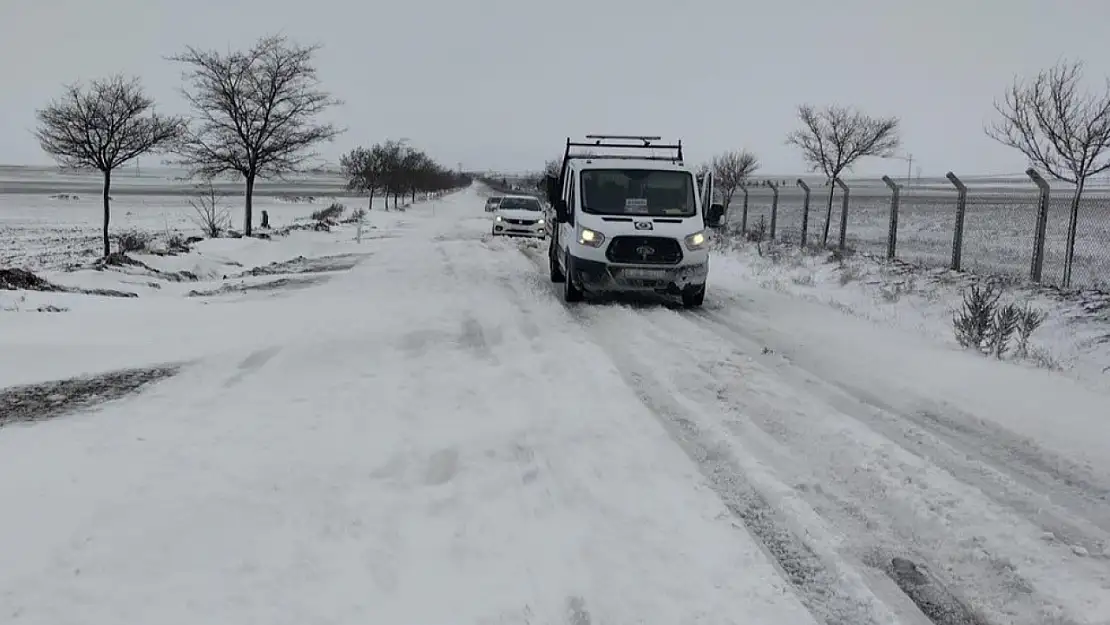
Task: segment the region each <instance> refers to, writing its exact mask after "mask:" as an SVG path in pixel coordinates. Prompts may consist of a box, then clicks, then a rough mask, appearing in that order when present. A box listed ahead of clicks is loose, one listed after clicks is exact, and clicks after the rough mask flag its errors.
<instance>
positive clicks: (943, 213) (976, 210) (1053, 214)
mask: <svg viewBox="0 0 1110 625" xmlns="http://www.w3.org/2000/svg"><path fill="white" fill-rule="evenodd" d="M1025 186H1026V187H1028V189H1025V190H1022V189H1020V188H1019V187H1018V186H1017V185H1011V187H1010V188H1006V187H993V188H989V189H985V190H984V189H976V188H971V189H970V190H969V192H968V200H967V212H966V215H965V218H964V240H963V255H962V261H963V263H962V264H963V268H964V269H965V270H969V271H975V272H987V273H1001V274H1007V275H1011V276H1018V277H1022V278H1024V277H1028V275H1029V266H1030V262H1031V259H1032V255H1033V241H1034V233H1035V231H1036V218H1037V206H1038V198H1037V193H1036V191H1035V189H1034V188H1033V187H1032V185H1031V184H1026V185H1025ZM1050 197H1051V200H1050V203H1049V211H1048V221H1047V228H1046V233H1045V261H1044V267H1043V270H1042V271H1043V278H1044V281H1045V282H1046V283H1049V284H1060V283H1061V280H1062V279H1063V270H1064V259H1065V258H1066V251H1067V230H1068V220H1069V218H1070V217H1069V216H1070V207H1069V202H1070V199H1071V195H1070V190H1069V189H1066V188H1059V189H1053V191H1052V194H1051V196H1050ZM827 198H828V189H827V187H820V188H818V187H815V188H814V189H813V195H812V197H811V198H810V214H809V229H808V235H809V239H810V240H811V241H817V242H820V239H821V236H822V231H823V229H824V225H825V205H826V201H827ZM841 198H842V196H841V194H840V192H839V191H838V192H837V193H836V194H835V196H834V201H833V215H832V219H831V225H830V232H829V241H830V242H833V243H835V242H836V241H837V240H838V237H839V233H840V221H841V220H840V215H841ZM771 199H772V195H771V192H770V191H769V190H768V189H766V188H753V189H751V190H749V198H748V203H749V207H748V228H749V230H753V229H755V228H757V227H758V224H759V222H760V219H762V220H763V223H764V224H765V227H766V228H767V229H768V234H769V229H770V224H771V204H772V202H771ZM849 200H850V203H849V211H848V230H847V240H848V246H849V247H851V248H854V249H858V250H863V251H867V252H870V253H873V254H877V255H884V254H886V247H887V234H888V232H889V228H890V192H889V191H888V190H886V189H885V188H882V187H876V186H873V185H872V186H858V187H853V188H852V189H851V191H850V193H849ZM742 201H743V195H742V194H741V193H740V192H737V194H736V196H735V198H734V199H733V201H732V204H731V208H730V218H731V221H732V223H733V225H734V226H737V227H738V225H739V223H740V221H741V217H740V215H741V204H742ZM803 206H804V201H803V196H802V194H801V192H800V191H799V190H798V189H796V188H791V187H784V188H783V189H782V191H781V192H780V197H779V208H778V218H777V224H776V226H777V227H776V230H777V232H776V235H777V237H776V238H779V239H782V240H789V241H793V242H794V243H797V242H798V239H799V237H800V236H801V225H802V215H803V210H802V208H803ZM955 223H956V192H955V191H954V190H952V189H951V188H947V189H946V188H943V187H941V188H937V187H927V188H909V189H905V190H903V192H902V195H901V197H900V201H899V212H898V239H897V255H898V258H901V259H903V260H906V261H910V262H914V263H923V264H927V265H929V266H933V267H948V266H949V263H950V262H951V259H952V237H953V232H954V229H955ZM1075 249H1076V254H1075V267H1074V269H1073V277H1072V284H1073V285H1074V286H1078V287H1093V286H1099V285H1101V286H1103V287H1107V286H1110V193H1108V192H1107V190H1106V189H1105V188H1102V187H1099V188H1095V189H1093V190H1091V191H1089V192H1088V193H1087V196H1086V198H1085V199H1084V201H1083V203H1082V206H1081V211H1080V222H1079V227H1078V229H1077V235H1076V245H1075Z"/></svg>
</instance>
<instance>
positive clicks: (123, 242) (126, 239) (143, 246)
mask: <svg viewBox="0 0 1110 625" xmlns="http://www.w3.org/2000/svg"><path fill="white" fill-rule="evenodd" d="M153 242H154V237H153V236H152V235H151V234H150V233H148V232H143V231H141V230H125V231H124V232H121V233H119V234H117V235H116V248H117V249H118V250H119V252H120V253H121V254H126V253H128V252H145V251H147V250H149V249H150V244H151V243H153Z"/></svg>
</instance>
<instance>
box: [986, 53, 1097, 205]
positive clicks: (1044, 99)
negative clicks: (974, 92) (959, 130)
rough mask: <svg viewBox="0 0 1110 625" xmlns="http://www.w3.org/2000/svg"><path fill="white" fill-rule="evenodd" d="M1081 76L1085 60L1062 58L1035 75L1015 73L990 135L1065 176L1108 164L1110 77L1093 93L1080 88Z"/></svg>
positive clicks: (1075, 178) (1086, 174)
mask: <svg viewBox="0 0 1110 625" xmlns="http://www.w3.org/2000/svg"><path fill="white" fill-rule="evenodd" d="M1082 77H1083V63H1082V62H1079V61H1072V62H1069V61H1062V62H1060V63H1058V64H1057V65H1056V66H1054V67H1052V68H1051V69H1048V70H1044V71H1042V72H1040V73H1039V74H1037V76H1036V77H1035V78H1033V80H1032V81H1029V82H1025V81H1022V80H1020V79H1015V80H1014V82H1013V84H1012V85H1011V86H1010V88H1009V89H1008V90H1007V91H1006V95H1005V97H1004V99H1003V101H1002V102H995V104H994V108H995V111H996V112H997V113H998V117H999V119H997V120H995V121H994V122H992V123H991V124H989V125H988V126H987V127H986V129H985V131H986V133H987V135H988V136H989V137H991V138H992V139H994V140H996V141H998V142H999V143H1002V144H1003V145H1006V146H1009V147H1012V148H1014V149H1016V150H1018V151H1020V152H1021V153H1022V154H1023V155H1024V156H1025V158H1026V159H1027V160H1028V161H1029V163H1030V164H1031V165H1032V166H1033V167H1037V168H1040V169H1044V170H1045V171H1047V172H1048V173H1049V175H1051V176H1052V177H1054V178H1056V179H1058V180H1063V181H1065V182H1070V183H1073V184H1082V183H1083V182H1085V181H1086V180H1087V179H1088V178H1090V177H1091V176H1094V175H1097V174H1099V173H1102V172H1104V171H1107V170H1110V154H1107V155H1104V153H1106V152H1107V148H1110V82H1108V83H1107V85H1106V87H1105V88H1104V90H1103V92H1102V93H1100V94H1094V93H1090V92H1083V91H1080V82H1081V81H1082Z"/></svg>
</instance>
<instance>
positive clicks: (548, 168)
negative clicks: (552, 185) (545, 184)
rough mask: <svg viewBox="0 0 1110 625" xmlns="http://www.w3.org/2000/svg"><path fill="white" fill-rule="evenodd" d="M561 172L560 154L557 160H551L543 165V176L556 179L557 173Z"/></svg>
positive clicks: (561, 157) (561, 161)
mask: <svg viewBox="0 0 1110 625" xmlns="http://www.w3.org/2000/svg"><path fill="white" fill-rule="evenodd" d="M562 170H563V156H562V155H561V154H560V155H559V157H558V158H553V159H551V160H549V161H547V162H546V163H544V164H543V175H544V176H545V177H546V176H551V177H552V178H558V177H559V172H561V171H562Z"/></svg>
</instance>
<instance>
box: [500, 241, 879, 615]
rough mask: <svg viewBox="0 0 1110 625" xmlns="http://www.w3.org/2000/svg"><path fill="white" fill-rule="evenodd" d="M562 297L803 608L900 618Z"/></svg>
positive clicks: (532, 255) (528, 252) (541, 265)
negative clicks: (829, 558) (823, 552)
mask: <svg viewBox="0 0 1110 625" xmlns="http://www.w3.org/2000/svg"><path fill="white" fill-rule="evenodd" d="M518 249H519V251H520V252H521V253H522V254H523V255H524V257H525V258H527V259H528V260H530V261H531V262H532V263H533V264H535V265H536V267H537V269H539V270H541V271H546V270H547V267H546V263H545V262H544V261H545V260H546V259H544V258H543V257H542V253H541V252H538V251H536V250H535V249H533V248H530V247H525V246H520V248H518ZM544 286H545V287H546V289H544V290H546V291H547V292H548V293H550V294H551V296H552V297H554V298H558V294H557V293H555V289H554V288H552V286H551V285H550V284H546V285H544ZM556 301H558V302H560V303H562V304H563V305H564V308H565V309H566V310H567V312H568V313H569V315H570V316H571V318H572V319H574V320H575V321H576V322H577V323H578V324H579V325H580V326H581V327H582V329H583V331H585V332H586V333H587V334H589V335H590V336H591V337H592V338H593V339H594V342H595V343H596V344H597V345H598V346H599V347H601V348H602V350H603V351H604V352H605V353H606V354H607V355H608V356H609V358H610V360H611V361H612V363H613V365H614V367H615V368H616V369H617V371H618V372H619V374H620V375H621V377H622V378H623V379H624V381H625V383H626V384H627V385H628V387H629V389H630V390H632V392H633V393H634V394H635V395H636V397H637V398H638V399H639V400H640V401H641V403H643V405H644V406H645V407H646V408H647V409H648V410H649V412H650V413H651V414H652V415H653V416H655V417H656V419H657V420H658V421H659V423H660V425H662V427H663V428H664V430H665V431H666V432H667V433H668V434H670V436H671V437H672V438H673V439H674V440H675V442H676V443H677V444H678V445H679V447H680V448H681V449H682V450H683V451H684V452H685V453H686V455H687V456H689V457H690V459H691V460H692V461H693V462H694V464H695V465H696V466H697V467H698V469H699V471H700V472H701V473H702V475H703V476H705V478H706V480H707V482H708V484H709V486H710V487H711V488H712V489H713V491H714V492H715V493H716V494H717V496H718V497H719V498H720V499H721V501H722V503H723V504H724V505H725V507H726V508H727V509H728V511H729V512H730V513H731V514H732V515H733V516H734V517H735V518H736V519H738V520H739V522H740V523H741V527H743V528H745V529H746V530H747V531H748V533H749V534H750V535H751V536H752V537H753V538H754V539H755V540H756V541H757V543H758V544H759V545H760V546H761V547H762V548H763V550H764V552H765V553H767V555H768V559H769V560H770V561H771V562H772V563H774V564H775V565H776V567H777V568H778V570H779V572H780V574H781V575H782V577H783V579H785V580H787V581H788V582H789V583H790V584H791V585H793V586H794V588H795V589H796V590H797V592H798V597H799V599H800V600H801V602H802V604H803V605H804V606H805V608H806V609H807V610H808V611H809V612H810V614H812V615H813V616H814V618H815V619H817V620H818V621H819V622H821V623H824V624H825V625H871V624H874V625H878V624H879V623H889V622H895V621H894V619H893V618H891V616H890V615H889V614H879V613H877V612H879V611H880V610H881V609H880V608H879V601H878V600H877V599H875V598H874V597H873V596H869V597H867V598H866V599H864V598H862V597H861V596H860V595H861V594H862V593H869V591H867V590H866V589H865V587H864V586H862V584H857V585H849V584H848V582H847V581H846V580H847V577H849V576H846V575H845V572H844V571H842V570H837V568H836V567H835V566H833V565H831V564H830V563H828V562H826V561H825V560H824V559H823V558H822V557H821V556H819V555H818V554H817V553H815V552H814V551H813V549H812V548H811V547H810V546H809V545H808V544H807V543H806V542H805V541H804V540H802V539H801V538H800V537H798V536H797V535H796V534H794V533H793V532H791V531H790V530H789V529H788V527H787V524H786V523H785V522H784V520H783V519H782V517H781V516H780V513H779V512H777V511H776V510H775V508H774V507H772V506H771V505H770V503H769V502H768V501H767V500H766V498H765V497H764V496H763V495H761V494H760V493H759V492H758V491H757V490H756V489H755V488H754V487H753V486H752V484H751V483H750V482H749V481H748V479H747V478H746V476H745V475H744V472H743V471H742V470H741V469H740V467H739V466H737V463H736V462H735V458H733V456H732V452H731V450H730V449H728V448H726V447H723V446H721V445H720V444H719V443H717V442H716V441H714V440H711V439H710V437H709V436H707V433H705V432H703V431H701V430H700V429H699V428H698V426H697V425H696V423H695V420H694V419H693V418H691V415H688V414H686V410H685V408H684V407H683V406H682V405H681V404H679V403H678V402H676V401H675V400H674V398H672V397H669V396H667V395H666V394H665V393H660V392H659V390H658V389H660V388H662V387H661V385H660V384H659V382H658V381H657V380H655V379H654V378H652V377H651V376H650V374H648V373H647V369H646V368H645V367H643V366H642V365H641V364H640V363H638V362H637V361H636V360H635V359H633V358H632V357H631V355H630V354H628V353H627V352H626V351H625V350H623V349H621V348H620V346H619V345H618V344H616V343H615V342H613V341H611V340H610V339H609V338H608V337H606V336H605V335H604V334H603V333H601V332H597V331H596V329H595V328H594V327H593V323H592V320H591V319H590V318H589V316H588V315H587V314H586V312H587V311H586V310H585V309H583V308H580V307H577V306H573V305H567V304H566V303H565V302H562V301H561V299H556Z"/></svg>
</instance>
